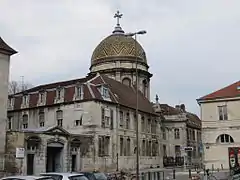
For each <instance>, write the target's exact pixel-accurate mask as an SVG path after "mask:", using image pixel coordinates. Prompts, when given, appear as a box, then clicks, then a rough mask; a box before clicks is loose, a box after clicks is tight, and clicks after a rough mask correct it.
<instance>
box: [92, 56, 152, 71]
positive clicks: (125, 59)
mask: <svg viewBox="0 0 240 180" xmlns="http://www.w3.org/2000/svg"><path fill="white" fill-rule="evenodd" d="M117 61H121V62H126V63H136V57H129V56H125V57H124V56H121V59H120V57H106V58H102V59H98V60H97V61H94V62H92V64H91V66H90V70H91V69H92V67H93V66H96V65H100V64H105V63H113V62H114V63H115V62H117ZM137 63H138V64H139V65H143V66H145V67H146V68H147V69H148V68H149V66H148V64H147V63H146V62H143V61H142V59H141V57H138V58H137Z"/></svg>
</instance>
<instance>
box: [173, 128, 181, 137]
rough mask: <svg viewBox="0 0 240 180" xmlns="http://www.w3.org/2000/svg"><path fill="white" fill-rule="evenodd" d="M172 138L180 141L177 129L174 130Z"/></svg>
mask: <svg viewBox="0 0 240 180" xmlns="http://www.w3.org/2000/svg"><path fill="white" fill-rule="evenodd" d="M174 137H175V139H180V132H179V129H174Z"/></svg>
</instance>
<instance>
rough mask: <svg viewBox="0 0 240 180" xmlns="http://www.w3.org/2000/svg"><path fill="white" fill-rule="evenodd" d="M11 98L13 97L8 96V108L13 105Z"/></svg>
mask: <svg viewBox="0 0 240 180" xmlns="http://www.w3.org/2000/svg"><path fill="white" fill-rule="evenodd" d="M13 100H14V98H12V97H9V98H8V108H12V107H13Z"/></svg>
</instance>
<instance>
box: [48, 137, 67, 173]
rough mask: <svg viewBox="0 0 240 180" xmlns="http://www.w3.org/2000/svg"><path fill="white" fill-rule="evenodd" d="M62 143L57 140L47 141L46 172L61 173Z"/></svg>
mask: <svg viewBox="0 0 240 180" xmlns="http://www.w3.org/2000/svg"><path fill="white" fill-rule="evenodd" d="M63 148H64V143H63V142H61V141H59V140H56V139H54V140H49V141H48V144H47V160H46V172H62V171H63Z"/></svg>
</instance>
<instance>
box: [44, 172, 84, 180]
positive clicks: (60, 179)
mask: <svg viewBox="0 0 240 180" xmlns="http://www.w3.org/2000/svg"><path fill="white" fill-rule="evenodd" d="M40 175H41V176H48V177H49V176H50V177H52V178H53V179H54V180H88V178H87V177H86V176H85V175H84V174H83V173H58V172H48V173H41V174H40Z"/></svg>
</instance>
